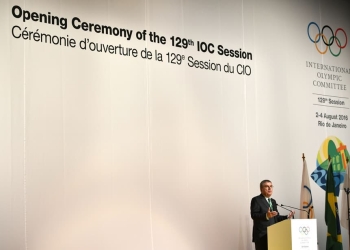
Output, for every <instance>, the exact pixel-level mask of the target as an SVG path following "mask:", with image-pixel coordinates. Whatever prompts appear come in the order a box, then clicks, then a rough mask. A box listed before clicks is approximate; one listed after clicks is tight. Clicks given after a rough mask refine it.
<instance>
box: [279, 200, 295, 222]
mask: <svg viewBox="0 0 350 250" xmlns="http://www.w3.org/2000/svg"><path fill="white" fill-rule="evenodd" d="M276 205H277V206H279V207H281V208H283V209H285V210H287V211H289V212H291V213H293V211H292V210H290V209H288V208H285V207H283V205H282V204H281V205H279V204H277V203H276ZM293 219H294V214H293Z"/></svg>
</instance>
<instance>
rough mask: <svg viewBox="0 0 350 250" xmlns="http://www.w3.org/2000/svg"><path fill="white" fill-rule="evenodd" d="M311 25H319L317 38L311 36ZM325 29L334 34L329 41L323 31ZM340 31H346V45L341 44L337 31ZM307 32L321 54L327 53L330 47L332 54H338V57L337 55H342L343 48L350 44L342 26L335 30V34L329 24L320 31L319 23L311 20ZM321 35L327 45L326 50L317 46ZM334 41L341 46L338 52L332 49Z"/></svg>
mask: <svg viewBox="0 0 350 250" xmlns="http://www.w3.org/2000/svg"><path fill="white" fill-rule="evenodd" d="M311 25H315V26H316V27H317V29H318V33H317V34H316V36H315V39H313V38H312V37H311V36H310V26H311ZM325 29H329V30H330V31H331V33H332V36H331V37H330V38H329V41H328V40H327V38H326V36H325V35H324V33H323V31H324V30H325ZM339 31H342V32H343V33H344V36H345V43H344V45H342V44H341V42H340V40H339V38H338V37H337V33H338V32H339ZM307 34H308V36H309V39H310V41H311V42H313V43H314V44H315V46H316V49H317V51H318V52H319V53H320V54H325V53H326V52H327V50H328V48H329V51H330V52H331V54H332V55H333V56H336V57H337V56H339V55H340V52H341V49H344V48H345V47H346V45H347V44H348V37H347V35H346V33H345V31H344V30H343V29H342V28H338V29H337V30H336V31H335V34H334V33H333V30H332V28H331V27H329V26H328V25H325V26H323V28H322V32H320V27H318V25H317V23H315V22H310V23H309V25H308V26H307ZM320 37H322V41H323V43H324V44H325V45H326V49H325V50H324V51H320V49H319V48H318V46H317V43H318V42H319V41H320ZM334 41H335V43H336V44H337V46H338V48H339V52H338V53H337V54H335V53H333V51H332V49H331V46H332V44H333V43H334Z"/></svg>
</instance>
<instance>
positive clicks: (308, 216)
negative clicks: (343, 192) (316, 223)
mask: <svg viewBox="0 0 350 250" xmlns="http://www.w3.org/2000/svg"><path fill="white" fill-rule="evenodd" d="M349 193H350V191H349ZM281 207H290V208H293V209H296V210H299V211H304V212H306V213H307V218H308V219H310V212H309V211H307V210H305V209H300V208H296V207H291V206H287V205H283V204H281Z"/></svg>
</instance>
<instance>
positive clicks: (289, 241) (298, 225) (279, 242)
mask: <svg viewBox="0 0 350 250" xmlns="http://www.w3.org/2000/svg"><path fill="white" fill-rule="evenodd" d="M267 242H268V247H269V250H281V249H283V250H300V249H303V250H317V223H316V219H292V220H288V219H287V220H284V221H281V222H278V223H276V224H273V225H271V226H269V227H268V228H267Z"/></svg>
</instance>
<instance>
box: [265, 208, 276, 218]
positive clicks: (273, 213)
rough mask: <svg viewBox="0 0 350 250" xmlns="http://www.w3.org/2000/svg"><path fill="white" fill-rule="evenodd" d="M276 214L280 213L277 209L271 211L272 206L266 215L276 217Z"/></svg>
mask: <svg viewBox="0 0 350 250" xmlns="http://www.w3.org/2000/svg"><path fill="white" fill-rule="evenodd" d="M276 215H278V213H277V212H276V211H271V210H270V208H269V210H267V213H266V217H267V218H269V219H271V218H272V217H275V216H276Z"/></svg>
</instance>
